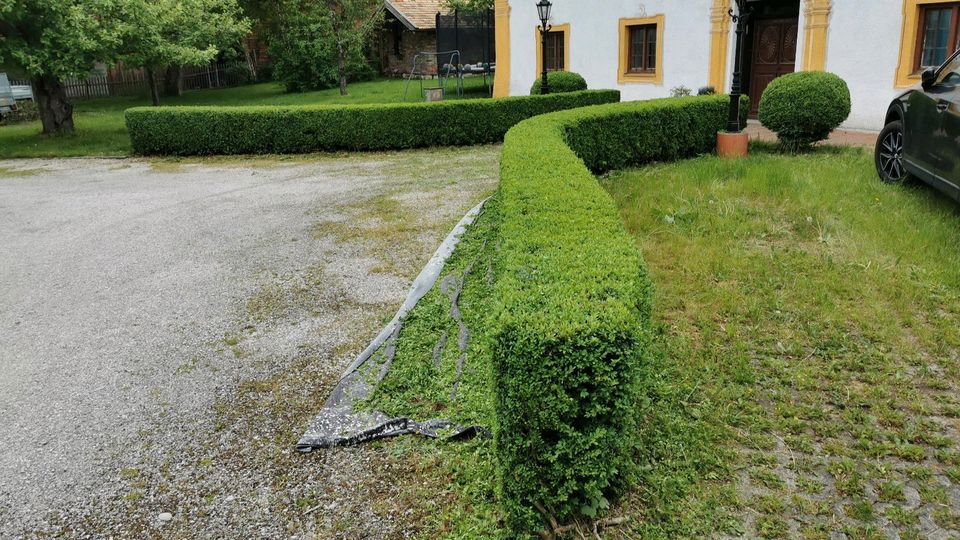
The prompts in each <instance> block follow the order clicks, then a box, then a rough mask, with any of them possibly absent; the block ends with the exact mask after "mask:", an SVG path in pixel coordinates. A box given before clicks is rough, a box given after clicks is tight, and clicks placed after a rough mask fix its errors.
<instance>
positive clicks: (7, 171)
mask: <svg viewBox="0 0 960 540" xmlns="http://www.w3.org/2000/svg"><path fill="white" fill-rule="evenodd" d="M45 172H47V170H46V169H44V168H43V167H36V168H33V169H22V168H20V167H0V178H27V177H30V176H36V175H38V174H41V173H45Z"/></svg>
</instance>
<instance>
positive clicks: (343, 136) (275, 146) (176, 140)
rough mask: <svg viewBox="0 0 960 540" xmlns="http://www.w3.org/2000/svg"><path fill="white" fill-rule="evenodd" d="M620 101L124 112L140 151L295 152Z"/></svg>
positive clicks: (472, 134) (543, 99)
mask: <svg viewBox="0 0 960 540" xmlns="http://www.w3.org/2000/svg"><path fill="white" fill-rule="evenodd" d="M618 101H620V93H619V92H618V91H616V90H588V91H583V92H573V93H567V94H550V95H547V96H521V97H512V98H504V99H495V100H490V99H472V100H460V101H444V102H439V103H409V104H403V103H396V104H380V105H350V106H329V105H315V106H289V107H280V106H256V107H135V108H133V109H128V110H127V111H126V115H125V116H126V123H127V131H128V132H129V133H130V141H131V143H132V145H133V151H134V152H135V153H137V154H147V155H213V154H296V153H306V152H316V151H329V150H393V149H402V148H418V147H427V146H459V145H472V144H484V143H494V142H499V141H502V140H503V137H504V134H506V132H507V130H509V129H510V128H511V127H513V126H514V125H516V124H517V123H519V122H521V121H523V120H525V119H527V118H530V117H532V116H537V115H540V114H544V113H548V112H553V111H558V110H563V109H571V108H575V107H585V106H589V105H597V104H601V103H614V102H618Z"/></svg>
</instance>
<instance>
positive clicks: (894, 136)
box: [874, 120, 911, 184]
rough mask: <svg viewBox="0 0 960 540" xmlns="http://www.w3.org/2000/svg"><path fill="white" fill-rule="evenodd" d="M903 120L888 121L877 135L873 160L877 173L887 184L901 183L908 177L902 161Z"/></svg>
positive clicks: (908, 174)
mask: <svg viewBox="0 0 960 540" xmlns="http://www.w3.org/2000/svg"><path fill="white" fill-rule="evenodd" d="M903 139H904V133H903V122H901V121H900V120H896V121H893V122H890V123H889V124H887V125H886V127H884V128H883V131H881V132H880V136H879V137H877V147H876V149H875V150H874V161H875V163H876V166H877V174H879V175H880V179H881V180H883V181H884V182H885V183H887V184H902V183H903V182H906V181H907V180H909V179H910V176H911V175H910V172H908V171H907V168H906V166H905V165H904V163H903Z"/></svg>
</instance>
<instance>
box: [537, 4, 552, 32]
mask: <svg viewBox="0 0 960 540" xmlns="http://www.w3.org/2000/svg"><path fill="white" fill-rule="evenodd" d="M552 7H553V4H552V3H551V2H550V0H540V1H539V2H538V3H537V14H538V15H539V16H540V22H541V23H543V27H544V28H546V27H547V22H549V21H550V9H551V8H552Z"/></svg>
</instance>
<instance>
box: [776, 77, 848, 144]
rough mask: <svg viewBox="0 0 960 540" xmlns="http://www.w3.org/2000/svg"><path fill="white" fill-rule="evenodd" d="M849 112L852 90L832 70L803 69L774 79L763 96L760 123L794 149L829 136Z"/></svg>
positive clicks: (782, 142) (781, 141)
mask: <svg viewBox="0 0 960 540" xmlns="http://www.w3.org/2000/svg"><path fill="white" fill-rule="evenodd" d="M848 116H850V90H849V89H848V88H847V83H845V82H844V81H843V79H841V78H840V77H838V76H837V75H834V74H833V73H824V72H820V71H801V72H798V73H791V74H789V75H784V76H783V77H779V78H777V79H775V80H774V81H773V82H771V83H770V85H769V86H767V89H766V90H765V91H764V92H763V96H762V97H761V98H760V123H762V124H763V125H764V126H766V127H767V129H769V130H771V131H773V132H775V133H776V134H777V137H778V138H779V139H780V144H781V146H782V147H784V148H785V149H787V150H791V151H795V150H802V149H804V148H806V147H809V146H810V145H812V144H813V143H815V142H817V141H822V140H824V139H826V138H827V137H829V136H830V132H832V131H833V130H835V129H837V127H839V126H840V124H842V123H843V121H844V120H846V119H847V117H848Z"/></svg>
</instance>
